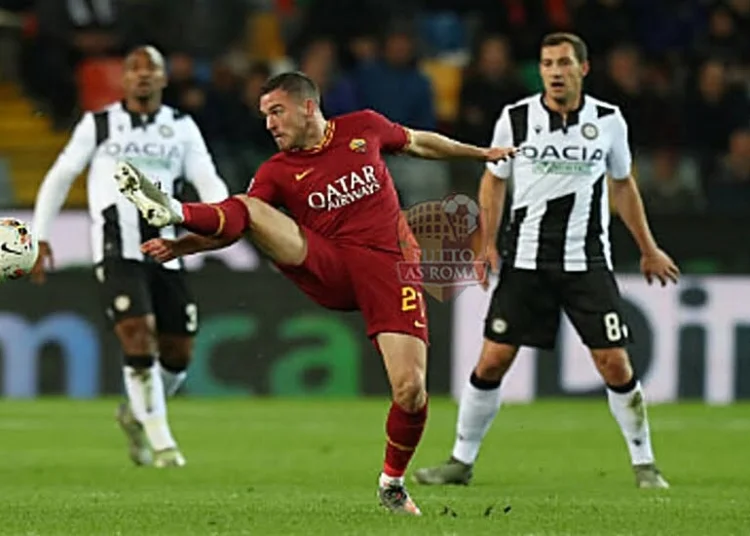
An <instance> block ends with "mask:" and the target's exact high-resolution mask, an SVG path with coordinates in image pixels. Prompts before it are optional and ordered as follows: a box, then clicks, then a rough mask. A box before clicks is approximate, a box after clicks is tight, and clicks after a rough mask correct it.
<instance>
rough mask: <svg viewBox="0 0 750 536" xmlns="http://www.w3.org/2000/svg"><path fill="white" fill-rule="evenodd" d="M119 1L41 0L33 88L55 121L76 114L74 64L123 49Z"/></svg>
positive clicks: (66, 121) (68, 119) (65, 122)
mask: <svg viewBox="0 0 750 536" xmlns="http://www.w3.org/2000/svg"><path fill="white" fill-rule="evenodd" d="M118 5H119V0H100V1H97V2H87V1H86V0H66V1H61V0H37V2H36V14H37V18H38V22H39V33H38V37H37V39H36V41H35V43H34V46H33V50H32V51H30V55H31V57H32V62H33V65H34V68H33V69H32V70H30V71H29V75H30V80H29V82H30V88H32V91H33V92H34V95H35V96H36V97H37V98H38V99H40V100H41V101H42V102H43V103H44V104H46V105H47V106H48V107H49V112H50V115H51V116H52V118H53V121H54V124H55V126H57V127H58V128H65V127H67V126H69V125H70V124H71V123H72V121H73V120H75V119H76V117H75V113H76V107H77V94H78V93H77V89H76V76H75V74H76V69H77V67H78V65H80V63H81V62H82V61H83V60H85V59H87V58H94V57H103V56H111V55H121V54H122V53H123V52H124V51H125V47H124V43H123V41H122V35H121V31H120V30H121V28H120V23H121V19H120V18H119V17H118Z"/></svg>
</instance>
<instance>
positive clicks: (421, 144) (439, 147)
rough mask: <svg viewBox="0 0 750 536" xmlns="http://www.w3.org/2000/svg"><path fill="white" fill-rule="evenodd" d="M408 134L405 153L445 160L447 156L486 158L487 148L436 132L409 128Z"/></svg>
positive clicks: (474, 158)
mask: <svg viewBox="0 0 750 536" xmlns="http://www.w3.org/2000/svg"><path fill="white" fill-rule="evenodd" d="M409 134H410V140H409V145H408V146H407V147H406V153H407V154H410V155H412V156H417V157H419V158H426V159H430V160H446V159H449V158H468V159H473V160H486V159H487V149H483V148H481V147H476V146H475V145H469V144H467V143H461V142H459V141H456V140H452V139H451V138H449V137H447V136H443V135H442V134H438V133H437V132H428V131H425V130H410V131H409Z"/></svg>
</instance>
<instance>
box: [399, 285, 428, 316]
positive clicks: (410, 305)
mask: <svg viewBox="0 0 750 536" xmlns="http://www.w3.org/2000/svg"><path fill="white" fill-rule="evenodd" d="M416 309H419V311H420V314H421V315H422V316H424V306H423V303H422V293H421V292H419V291H418V290H417V289H415V288H414V287H409V286H406V287H401V310H402V311H404V312H406V311H414V310H416Z"/></svg>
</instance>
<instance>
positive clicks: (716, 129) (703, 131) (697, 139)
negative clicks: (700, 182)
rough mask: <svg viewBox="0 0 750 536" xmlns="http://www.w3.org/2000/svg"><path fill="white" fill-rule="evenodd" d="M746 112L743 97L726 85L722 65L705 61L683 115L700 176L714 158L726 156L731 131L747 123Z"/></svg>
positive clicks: (704, 172)
mask: <svg viewBox="0 0 750 536" xmlns="http://www.w3.org/2000/svg"><path fill="white" fill-rule="evenodd" d="M748 113H750V108H749V106H748V98H747V95H745V94H744V93H743V92H741V91H737V90H735V89H733V88H732V87H730V86H729V85H728V84H727V80H726V69H725V67H724V64H723V63H722V62H721V61H718V60H709V61H707V62H705V63H704V64H703V65H702V66H701V68H700V71H699V73H698V87H697V91H693V92H691V93H690V94H689V98H688V101H687V106H686V107H685V112H684V114H685V117H686V120H687V129H686V130H687V135H688V141H689V144H690V147H691V149H692V150H693V151H694V152H695V154H696V155H697V156H698V157H699V159H700V164H701V172H702V174H703V175H704V176H707V175H709V174H710V173H711V172H712V171H713V170H714V165H715V163H716V162H715V157H716V155H719V154H724V153H726V151H727V148H728V144H729V135H730V134H731V132H732V131H733V130H735V129H736V128H739V127H740V126H744V125H745V124H747V122H748Z"/></svg>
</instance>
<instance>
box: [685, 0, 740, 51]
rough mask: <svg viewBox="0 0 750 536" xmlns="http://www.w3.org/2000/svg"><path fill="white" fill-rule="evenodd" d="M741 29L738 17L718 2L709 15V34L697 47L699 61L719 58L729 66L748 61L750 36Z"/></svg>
mask: <svg viewBox="0 0 750 536" xmlns="http://www.w3.org/2000/svg"><path fill="white" fill-rule="evenodd" d="M739 28H740V27H739V25H738V19H737V16H736V15H735V14H734V12H733V11H732V10H731V9H730V7H729V6H728V5H727V4H725V3H724V2H717V3H716V4H715V5H714V6H713V8H712V9H711V11H710V12H709V14H708V28H707V33H706V34H705V35H704V36H703V38H702V39H700V40H699V42H698V44H697V46H696V47H695V50H696V52H697V59H698V60H699V61H704V60H706V59H708V58H717V59H720V60H723V61H724V62H725V63H729V64H736V63H739V62H741V61H742V60H743V59H744V60H747V58H748V52H750V50H749V49H748V45H750V36H749V35H748V34H747V33H742V32H740V30H739Z"/></svg>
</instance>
